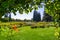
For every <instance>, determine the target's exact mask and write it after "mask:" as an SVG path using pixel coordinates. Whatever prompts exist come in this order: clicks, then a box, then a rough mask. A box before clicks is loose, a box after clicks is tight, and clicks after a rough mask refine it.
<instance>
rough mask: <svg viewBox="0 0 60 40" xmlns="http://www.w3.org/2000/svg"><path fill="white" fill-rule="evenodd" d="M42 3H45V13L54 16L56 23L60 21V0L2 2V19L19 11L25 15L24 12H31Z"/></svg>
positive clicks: (1, 0)
mask: <svg viewBox="0 0 60 40" xmlns="http://www.w3.org/2000/svg"><path fill="white" fill-rule="evenodd" d="M41 2H44V3H45V11H46V12H47V13H48V14H50V15H52V16H53V17H54V19H55V21H56V20H57V19H59V14H60V0H54V1H53V0H0V19H1V17H2V15H4V14H5V13H7V12H13V13H14V14H15V12H16V11H17V10H18V11H19V12H20V13H23V11H25V12H26V13H28V12H31V10H32V9H34V8H35V9H36V8H37V6H38V5H40V3H41Z"/></svg>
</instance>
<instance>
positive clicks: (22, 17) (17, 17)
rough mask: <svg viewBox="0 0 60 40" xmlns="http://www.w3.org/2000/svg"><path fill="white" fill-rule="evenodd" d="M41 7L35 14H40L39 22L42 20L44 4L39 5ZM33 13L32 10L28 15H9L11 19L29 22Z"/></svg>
mask: <svg viewBox="0 0 60 40" xmlns="http://www.w3.org/2000/svg"><path fill="white" fill-rule="evenodd" d="M41 5H42V8H38V10H37V12H38V13H40V14H41V20H42V18H43V12H44V3H41ZM33 13H34V10H32V12H29V13H28V14H27V13H24V12H23V14H20V13H19V11H17V12H16V15H14V14H13V13H11V15H12V18H13V19H21V20H24V19H28V20H31V19H32V18H33Z"/></svg>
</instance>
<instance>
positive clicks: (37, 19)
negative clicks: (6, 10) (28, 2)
mask: <svg viewBox="0 0 60 40" xmlns="http://www.w3.org/2000/svg"><path fill="white" fill-rule="evenodd" d="M33 21H36V22H39V21H41V16H40V13H38V12H37V11H36V10H34V15H33Z"/></svg>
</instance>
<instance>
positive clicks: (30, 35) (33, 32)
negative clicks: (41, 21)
mask: <svg viewBox="0 0 60 40" xmlns="http://www.w3.org/2000/svg"><path fill="white" fill-rule="evenodd" d="M18 29H19V32H15V31H13V32H12V34H11V33H9V31H8V32H7V33H9V34H8V35H7V36H5V35H6V34H5V35H3V36H2V35H1V34H0V40H58V39H57V38H56V36H55V35H54V33H55V28H54V27H50V28H34V29H31V28H30V26H26V27H21V28H18ZM8 30H9V29H8ZM3 34H4V33H3ZM10 34H11V35H10ZM9 35H10V36H9Z"/></svg>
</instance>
